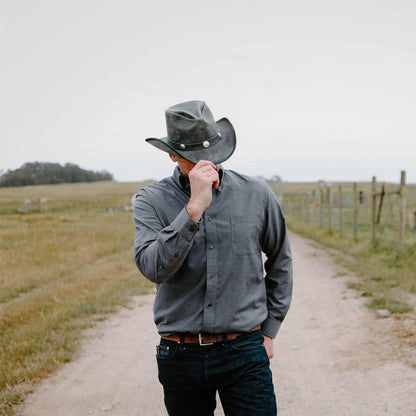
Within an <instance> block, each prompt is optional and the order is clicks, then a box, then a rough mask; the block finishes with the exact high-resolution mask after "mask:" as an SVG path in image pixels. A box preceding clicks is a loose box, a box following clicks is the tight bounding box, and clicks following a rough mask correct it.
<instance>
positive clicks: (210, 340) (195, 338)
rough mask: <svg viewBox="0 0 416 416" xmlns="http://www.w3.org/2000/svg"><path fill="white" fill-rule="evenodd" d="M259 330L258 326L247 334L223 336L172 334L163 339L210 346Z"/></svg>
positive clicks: (233, 333)
mask: <svg viewBox="0 0 416 416" xmlns="http://www.w3.org/2000/svg"><path fill="white" fill-rule="evenodd" d="M258 329H260V325H257V326H255V327H254V328H252V329H250V330H249V331H247V332H228V333H223V334H207V333H203V332H200V333H199V334H188V333H180V334H172V335H163V336H162V338H163V339H167V340H169V341H176V342H183V343H185V344H199V345H202V346H203V345H212V344H215V343H217V342H225V341H232V340H233V339H236V338H237V337H239V336H240V335H243V334H248V333H249V332H253V331H257V330H258Z"/></svg>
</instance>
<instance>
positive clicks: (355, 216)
mask: <svg viewBox="0 0 416 416" xmlns="http://www.w3.org/2000/svg"><path fill="white" fill-rule="evenodd" d="M352 189H353V190H352V192H353V200H354V210H353V218H352V235H353V239H354V241H358V191H357V182H354V183H353V184H352Z"/></svg>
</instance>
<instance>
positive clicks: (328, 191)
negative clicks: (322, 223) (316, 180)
mask: <svg viewBox="0 0 416 416" xmlns="http://www.w3.org/2000/svg"><path fill="white" fill-rule="evenodd" d="M326 204H327V205H326V210H327V213H328V214H327V215H328V231H329V232H331V231H332V204H331V188H330V187H329V186H327V187H326Z"/></svg>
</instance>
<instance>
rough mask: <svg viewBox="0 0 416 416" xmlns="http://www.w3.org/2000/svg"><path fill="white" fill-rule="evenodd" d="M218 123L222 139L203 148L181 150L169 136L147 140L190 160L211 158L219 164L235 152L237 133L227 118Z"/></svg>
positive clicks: (195, 161)
mask: <svg viewBox="0 0 416 416" xmlns="http://www.w3.org/2000/svg"><path fill="white" fill-rule="evenodd" d="M216 124H217V127H218V130H219V132H220V133H221V140H219V141H218V142H217V143H215V144H214V145H212V146H210V147H207V148H203V149H197V150H188V151H185V150H181V151H179V150H177V149H174V148H173V147H171V146H169V144H168V142H167V140H168V138H167V137H163V138H161V139H157V138H153V137H151V138H148V139H146V141H147V142H148V143H150V144H151V145H153V146H155V147H157V148H158V149H160V150H163V151H164V152H167V153H170V154H173V155H175V156H178V157H180V158H182V159H186V160H189V161H190V162H192V163H198V162H199V161H200V160H210V161H211V162H213V163H215V164H216V165H217V164H219V163H222V162H225V161H226V160H227V159H229V158H230V157H231V155H232V154H233V153H234V150H235V146H236V135H235V130H234V127H233V125H232V124H231V123H230V121H229V120H228V119H227V118H225V117H224V118H221V119H220V120H218V121H216Z"/></svg>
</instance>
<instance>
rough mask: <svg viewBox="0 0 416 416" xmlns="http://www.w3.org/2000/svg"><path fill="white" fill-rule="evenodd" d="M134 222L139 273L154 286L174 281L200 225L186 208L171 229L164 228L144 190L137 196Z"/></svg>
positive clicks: (135, 249)
mask: <svg viewBox="0 0 416 416" xmlns="http://www.w3.org/2000/svg"><path fill="white" fill-rule="evenodd" d="M133 219H134V225H135V239H134V251H135V260H136V265H137V267H138V269H139V270H140V271H141V272H142V274H143V275H144V276H145V277H147V278H148V279H149V280H151V281H152V282H154V283H162V282H164V281H166V280H168V279H170V278H172V277H173V276H174V275H175V273H176V272H177V271H178V270H179V269H180V267H181V266H182V264H183V261H184V260H185V258H186V256H187V255H188V253H189V250H190V249H191V247H192V242H193V239H194V236H195V234H196V233H197V231H198V229H199V223H196V222H195V221H193V220H192V219H191V218H190V217H189V215H188V213H187V211H186V209H185V207H184V208H183V209H182V210H181V211H180V212H179V214H178V216H177V217H176V218H175V219H174V220H173V221H172V222H171V223H170V224H169V225H167V226H164V225H163V224H162V222H161V220H160V218H159V216H158V215H157V211H156V209H155V207H154V206H153V203H152V200H151V198H150V196H149V195H148V193H147V192H146V190H144V189H142V190H141V191H139V193H138V194H137V196H136V199H135V203H134V212H133Z"/></svg>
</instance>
